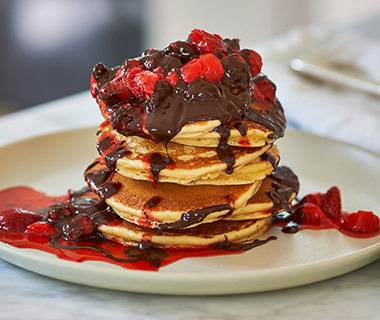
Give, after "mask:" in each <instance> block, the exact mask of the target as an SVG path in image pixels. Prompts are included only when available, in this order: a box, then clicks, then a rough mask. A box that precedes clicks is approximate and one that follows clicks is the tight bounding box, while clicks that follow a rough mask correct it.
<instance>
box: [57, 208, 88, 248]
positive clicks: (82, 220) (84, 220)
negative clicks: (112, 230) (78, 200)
mask: <svg viewBox="0 0 380 320" xmlns="http://www.w3.org/2000/svg"><path fill="white" fill-rule="evenodd" d="M94 233H95V228H94V225H93V223H92V221H91V219H90V218H89V217H88V216H86V215H85V214H83V213H81V214H78V215H76V216H75V217H74V218H72V219H71V220H70V221H69V222H68V223H67V224H66V225H64V226H63V227H62V235H63V237H64V238H65V239H66V240H69V241H78V240H81V239H83V238H85V237H88V236H90V235H92V234H94Z"/></svg>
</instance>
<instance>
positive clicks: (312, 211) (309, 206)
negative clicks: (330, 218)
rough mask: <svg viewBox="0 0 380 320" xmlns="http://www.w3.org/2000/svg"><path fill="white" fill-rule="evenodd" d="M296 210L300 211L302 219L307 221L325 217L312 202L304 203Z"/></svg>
mask: <svg viewBox="0 0 380 320" xmlns="http://www.w3.org/2000/svg"><path fill="white" fill-rule="evenodd" d="M297 210H300V211H301V212H302V216H303V219H304V220H307V221H313V222H322V221H324V220H325V219H326V217H325V214H324V213H323V211H322V209H321V208H320V207H318V206H317V205H315V204H314V203H310V202H308V203H304V204H302V205H301V206H300V207H299V209H297Z"/></svg>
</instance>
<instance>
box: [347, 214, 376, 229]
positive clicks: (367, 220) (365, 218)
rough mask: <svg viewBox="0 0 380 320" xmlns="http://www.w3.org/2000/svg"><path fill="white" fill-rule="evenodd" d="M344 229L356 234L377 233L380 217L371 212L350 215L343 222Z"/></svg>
mask: <svg viewBox="0 0 380 320" xmlns="http://www.w3.org/2000/svg"><path fill="white" fill-rule="evenodd" d="M342 223H343V227H344V228H346V229H348V230H351V231H355V232H375V231H377V230H379V223H380V222H379V217H378V216H376V215H375V214H374V213H373V212H371V211H361V210H359V211H358V212H354V213H351V214H349V215H348V216H347V217H345V218H343V220H342Z"/></svg>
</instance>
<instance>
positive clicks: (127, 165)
mask: <svg viewBox="0 0 380 320" xmlns="http://www.w3.org/2000/svg"><path fill="white" fill-rule="evenodd" d="M99 132H100V133H99V136H98V151H99V153H100V155H101V156H102V157H103V158H104V159H105V161H106V163H107V165H108V166H109V167H110V169H112V170H115V171H116V172H118V173H120V174H122V175H124V176H126V177H129V178H132V179H137V180H149V181H152V180H153V179H156V180H157V181H160V182H171V183H179V184H192V185H199V184H212V185H225V184H230V185H232V184H247V183H252V182H254V181H256V180H261V179H263V178H264V177H265V176H266V175H268V174H270V173H271V172H272V171H273V169H274V163H275V162H278V160H279V152H278V149H277V147H275V146H271V145H267V146H263V147H249V148H247V147H230V150H231V151H232V153H233V155H234V158H235V163H234V165H233V166H232V169H233V171H234V172H233V173H232V174H227V173H226V171H227V169H228V165H227V163H225V162H223V161H222V160H220V158H219V156H218V150H217V148H204V147H191V146H184V145H181V144H177V143H172V142H169V143H168V145H167V148H165V146H164V144H163V143H155V142H154V141H152V140H150V139H144V138H141V137H138V136H129V137H125V136H123V135H121V134H119V133H118V132H117V131H116V130H112V128H111V127H110V126H109V125H107V124H103V125H101V126H100V127H99ZM265 152H266V153H267V155H266V157H265V158H259V157H260V156H262V155H263V154H264V153H265ZM167 155H168V156H169V158H170V160H171V161H172V163H174V165H171V163H169V164H168V165H165V163H163V164H164V165H163V166H162V168H160V170H157V169H156V172H155V171H154V170H152V166H155V165H156V164H155V163H154V160H152V159H158V160H155V161H156V162H157V161H158V162H160V161H161V162H162V160H164V161H165V158H167ZM268 155H272V156H273V157H274V159H273V158H272V159H271V158H270V157H268ZM153 157H155V158H153ZM114 159H116V161H115V160H114ZM115 162H116V163H115ZM239 171H241V172H239ZM153 175H155V177H154V176H153Z"/></svg>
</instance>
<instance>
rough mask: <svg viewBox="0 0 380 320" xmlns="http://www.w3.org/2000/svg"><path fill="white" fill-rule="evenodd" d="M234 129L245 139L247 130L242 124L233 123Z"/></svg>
mask: <svg viewBox="0 0 380 320" xmlns="http://www.w3.org/2000/svg"><path fill="white" fill-rule="evenodd" d="M234 127H235V129H236V130H238V131H239V133H240V135H241V136H242V137H245V136H246V135H247V131H248V128H247V126H246V125H245V124H244V123H240V122H236V123H234Z"/></svg>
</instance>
